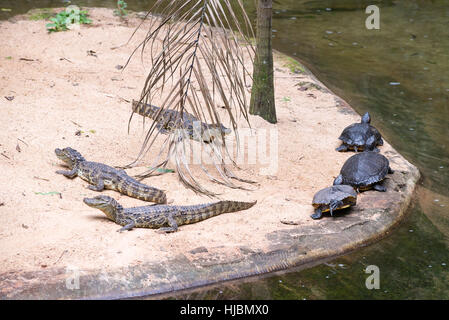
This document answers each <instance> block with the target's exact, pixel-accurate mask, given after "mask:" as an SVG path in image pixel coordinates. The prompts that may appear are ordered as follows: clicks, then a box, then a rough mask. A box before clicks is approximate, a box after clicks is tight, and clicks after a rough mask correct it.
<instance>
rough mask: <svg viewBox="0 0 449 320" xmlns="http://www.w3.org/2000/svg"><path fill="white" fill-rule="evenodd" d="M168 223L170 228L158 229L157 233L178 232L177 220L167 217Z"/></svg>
mask: <svg viewBox="0 0 449 320" xmlns="http://www.w3.org/2000/svg"><path fill="white" fill-rule="evenodd" d="M167 223H168V227H162V228H159V229H157V231H156V232H157V233H171V232H176V231H178V223H177V222H176V220H175V219H173V216H171V215H169V216H168V217H167Z"/></svg>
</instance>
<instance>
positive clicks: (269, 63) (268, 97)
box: [249, 0, 277, 123]
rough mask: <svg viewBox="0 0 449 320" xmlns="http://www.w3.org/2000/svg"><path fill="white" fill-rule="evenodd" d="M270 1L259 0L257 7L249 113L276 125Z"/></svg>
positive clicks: (271, 9) (271, 6) (271, 8)
mask: <svg viewBox="0 0 449 320" xmlns="http://www.w3.org/2000/svg"><path fill="white" fill-rule="evenodd" d="M272 11H273V3H272V0H259V3H258V7H257V38H256V56H255V59H254V70H253V88H252V93H251V103H250V107H249V113H250V114H254V115H259V116H261V117H262V118H264V119H265V120H267V121H268V122H271V123H276V122H277V119H276V107H275V104H274V83H273V51H272V46H271V20H272Z"/></svg>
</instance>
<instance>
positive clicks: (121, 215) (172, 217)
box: [83, 195, 257, 233]
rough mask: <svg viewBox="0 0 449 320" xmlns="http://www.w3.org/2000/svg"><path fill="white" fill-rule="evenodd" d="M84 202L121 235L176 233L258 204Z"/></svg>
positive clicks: (99, 199)
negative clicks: (116, 226) (132, 232)
mask: <svg viewBox="0 0 449 320" xmlns="http://www.w3.org/2000/svg"><path fill="white" fill-rule="evenodd" d="M83 201H84V203H85V204H87V205H88V206H90V207H93V208H97V209H100V210H101V211H103V212H104V213H105V214H106V216H107V217H108V218H109V219H110V220H112V221H114V222H115V223H117V224H119V225H121V226H123V227H122V228H121V229H119V230H117V231H119V232H122V231H125V230H130V229H132V228H151V229H159V230H158V232H160V233H166V232H175V231H177V230H178V226H180V225H184V224H190V223H195V222H199V221H202V220H206V219H208V218H211V217H213V216H217V215H219V214H222V213H227V212H235V211H240V210H246V209H249V208H251V207H252V206H254V205H255V204H256V202H257V201H254V202H239V201H218V202H213V203H206V204H199V205H191V206H175V205H151V206H143V207H135V208H123V207H122V206H121V205H120V204H119V203H118V202H117V201H116V200H115V199H113V198H111V197H109V196H106V195H99V196H96V197H95V198H84V200H83Z"/></svg>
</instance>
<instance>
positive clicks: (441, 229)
mask: <svg viewBox="0 0 449 320" xmlns="http://www.w3.org/2000/svg"><path fill="white" fill-rule="evenodd" d="M66 2H67V1H45V0H36V1H26V0H0V19H2V18H7V17H9V16H11V15H12V14H18V13H25V12H26V11H28V10H29V9H31V8H36V7H41V8H43V7H60V6H62V5H64V3H66ZM153 2H154V1H151V0H146V1H138V0H129V1H127V3H128V6H129V8H130V9H132V10H136V11H142V10H147V9H148V8H149V7H150V6H151V4H152V3H153ZM245 2H246V3H248V8H249V12H250V15H251V16H252V17H254V16H255V10H254V7H253V3H254V1H252V0H246V1H245ZM72 3H74V4H78V5H81V6H92V7H94V6H107V7H114V6H115V3H116V1H113V0H110V1H101V0H92V1H89V0H85V1H72ZM371 4H375V5H377V6H378V7H379V8H380V30H368V29H366V28H365V19H366V18H367V17H368V14H366V13H365V8H366V7H367V6H368V5H371ZM1 8H3V9H6V10H3V9H1ZM7 9H11V10H12V11H9V10H7ZM273 29H274V31H275V32H274V39H273V40H274V47H275V48H276V49H277V50H279V51H282V52H284V53H286V54H289V55H291V56H294V57H297V58H298V59H299V60H300V61H301V62H303V63H304V64H305V65H306V66H307V67H308V68H309V69H311V70H312V71H313V72H314V74H315V75H316V76H317V77H318V78H319V79H320V80H321V81H322V82H323V83H325V84H326V85H327V86H328V87H329V88H331V89H332V90H333V91H334V92H335V93H336V94H338V95H340V96H341V97H343V98H344V99H345V100H346V101H348V102H349V103H350V104H351V106H353V107H354V108H355V109H356V110H357V111H358V112H359V113H363V112H366V111H368V110H369V111H370V113H371V115H372V118H373V123H374V125H375V126H376V127H378V128H379V129H380V130H381V132H382V133H383V135H384V137H385V138H386V140H388V141H389V142H390V143H391V144H392V145H393V146H394V147H395V148H396V149H397V150H398V151H399V152H400V153H401V154H403V155H404V156H405V157H406V158H407V159H408V160H409V161H411V162H412V163H414V164H415V165H417V166H418V167H419V169H420V171H421V173H422V175H423V179H422V181H421V183H420V186H419V187H418V190H417V193H416V196H415V199H414V201H413V204H412V206H411V208H410V209H409V215H408V218H407V219H406V221H404V223H403V224H402V225H401V226H400V227H399V228H398V229H396V230H394V232H392V235H391V236H389V237H387V238H386V239H384V240H382V241H380V242H378V243H376V244H374V245H371V246H369V247H366V248H362V249H360V250H357V251H356V252H354V253H351V254H348V255H345V256H343V257H340V258H338V259H335V260H333V261H329V262H327V263H326V264H321V265H319V266H316V267H313V268H310V269H306V270H301V271H294V272H287V273H282V274H278V275H274V276H268V277H264V278H257V279H250V280H248V281H243V282H242V281H236V282H231V283H226V284H220V285H218V286H214V287H212V288H207V289H200V290H194V291H192V292H189V293H181V294H178V295H176V296H175V298H181V299H182V298H191V299H195V298H198V299H216V298H219V299H257V298H260V299H425V298H428V299H437V298H443V299H448V298H449V241H448V239H449V210H448V209H449V193H448V185H449V2H448V1H447V0H432V1H425V0H395V1H392V0H385V1H380V0H369V1H365V0H276V1H274V21H273ZM337 134H338V133H336V135H337ZM329 156H330V157H331V156H332V155H329ZM368 265H376V266H378V267H379V269H380V289H378V290H376V289H373V290H368V289H367V288H366V286H365V280H366V278H367V277H368V275H367V274H366V273H365V268H366V266H368Z"/></svg>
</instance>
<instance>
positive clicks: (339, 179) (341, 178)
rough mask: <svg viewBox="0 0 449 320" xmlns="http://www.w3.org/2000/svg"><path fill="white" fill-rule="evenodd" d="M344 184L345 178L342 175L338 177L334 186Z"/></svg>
mask: <svg viewBox="0 0 449 320" xmlns="http://www.w3.org/2000/svg"><path fill="white" fill-rule="evenodd" d="M340 184H343V176H342V175H341V174H339V175H338V177H336V178H335V180H334V186H336V185H340Z"/></svg>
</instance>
